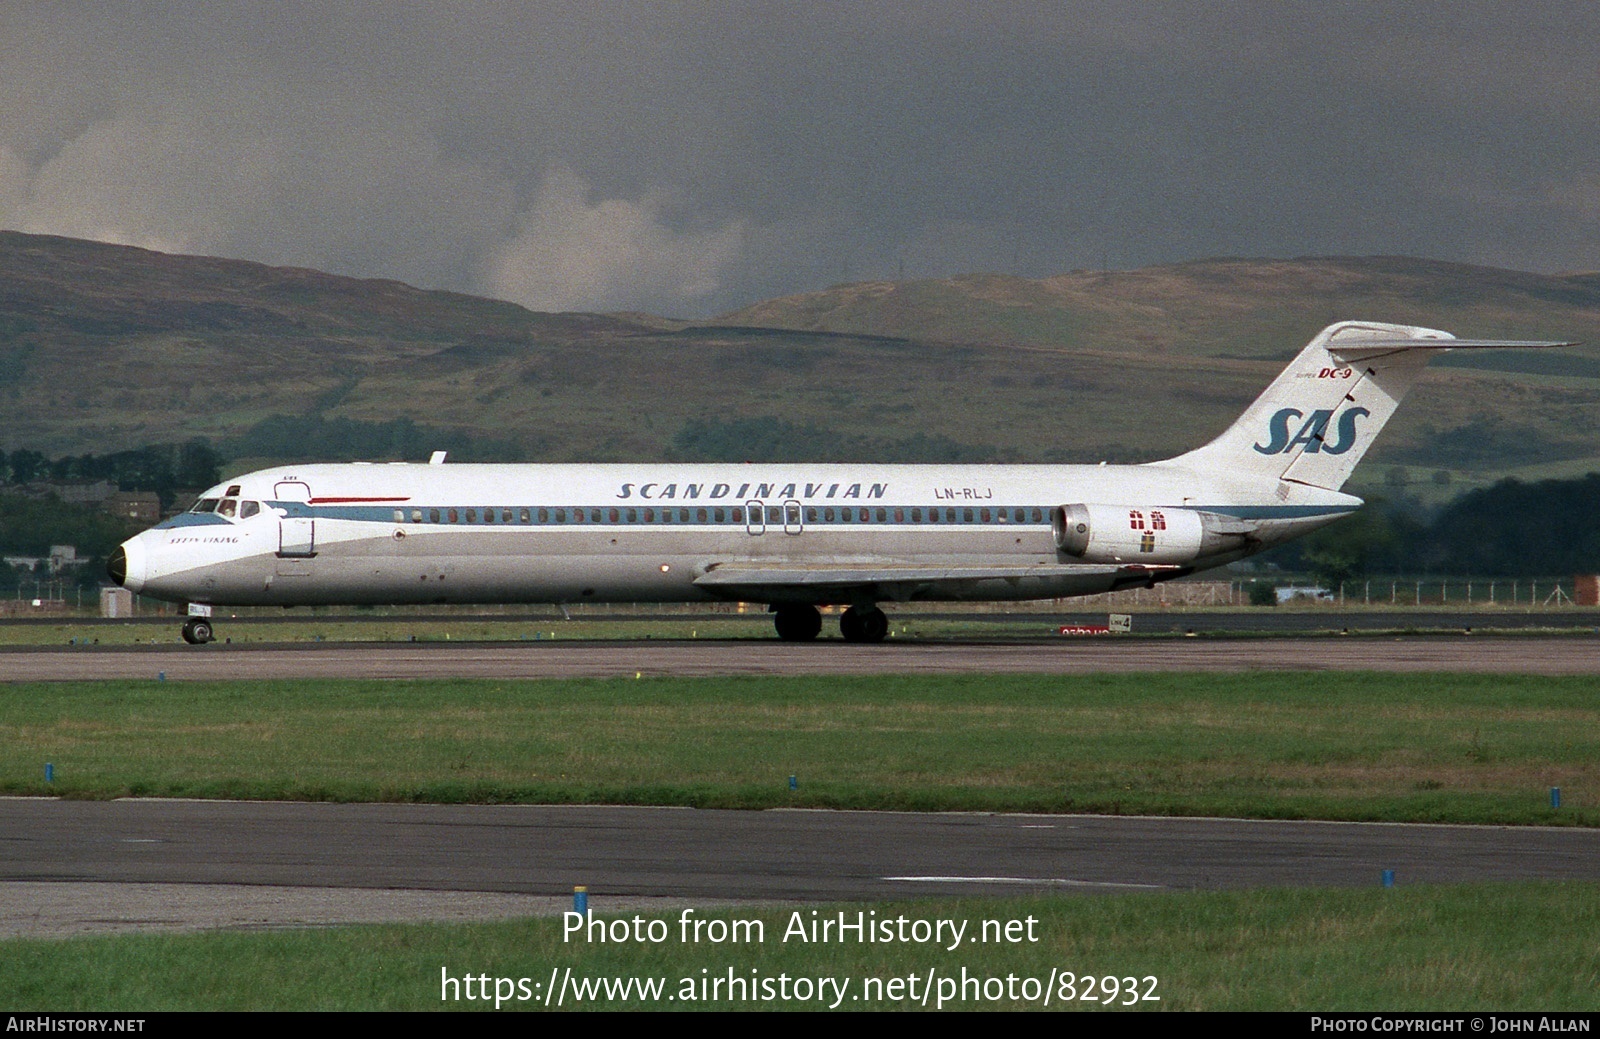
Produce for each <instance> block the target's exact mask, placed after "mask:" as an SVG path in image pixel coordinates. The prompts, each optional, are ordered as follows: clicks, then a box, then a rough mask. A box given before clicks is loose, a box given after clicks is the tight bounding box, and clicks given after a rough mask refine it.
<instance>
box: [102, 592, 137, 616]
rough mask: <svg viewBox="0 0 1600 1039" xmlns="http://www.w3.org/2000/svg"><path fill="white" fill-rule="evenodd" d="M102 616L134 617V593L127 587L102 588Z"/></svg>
mask: <svg viewBox="0 0 1600 1039" xmlns="http://www.w3.org/2000/svg"><path fill="white" fill-rule="evenodd" d="M100 616H102V617H132V616H133V593H132V592H130V591H128V590H127V589H126V588H102V589H100Z"/></svg>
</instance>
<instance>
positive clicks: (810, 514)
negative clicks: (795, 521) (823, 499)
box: [806, 509, 817, 523]
mask: <svg viewBox="0 0 1600 1039" xmlns="http://www.w3.org/2000/svg"><path fill="white" fill-rule="evenodd" d="M806 522H807V523H815V522H817V510H816V509H807V510H806Z"/></svg>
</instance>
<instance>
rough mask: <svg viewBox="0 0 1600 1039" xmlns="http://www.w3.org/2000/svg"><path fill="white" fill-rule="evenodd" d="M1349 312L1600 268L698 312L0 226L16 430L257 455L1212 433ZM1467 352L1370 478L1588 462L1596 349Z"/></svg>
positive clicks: (929, 443) (1488, 474)
mask: <svg viewBox="0 0 1600 1039" xmlns="http://www.w3.org/2000/svg"><path fill="white" fill-rule="evenodd" d="M1343 317H1370V318H1374V319H1380V320H1395V321H1414V322H1417V323H1421V324H1428V325H1433V326H1436V327H1441V328H1447V329H1449V330H1451V331H1453V332H1456V333H1457V334H1460V335H1512V336H1517V337H1528V338H1533V337H1542V336H1551V337H1554V336H1559V337H1563V338H1581V339H1584V340H1586V341H1587V342H1589V343H1600V276H1595V275H1573V276H1561V277H1550V276H1542V275H1533V274H1523V273H1518V272H1512V271H1499V270H1490V269H1485V268H1477V267H1468V266H1462V265H1456V264H1443V263H1434V262H1429V261H1423V260H1410V259H1393V258H1373V259H1311V260H1293V261H1253V260H1212V261H1203V262H1197V263H1189V264H1179V265H1173V266H1167V267H1155V268H1148V269H1145V270H1139V271H1128V272H1072V273H1068V274H1063V275H1059V276H1057V277H1053V278H1047V279H1039V280H1029V279H1022V278H1012V277H1000V276H986V275H974V276H970V277H962V278H954V279H949V280H945V281H911V282H904V283H888V282H872V283H863V284H857V285H845V286H837V287H835V288H832V289H829V290H826V291H824V292H818V293H810V294H807V295H804V296H797V297H790V298H786V299H779V300H772V301H768V302H765V303H761V304H758V305H756V306H753V307H750V308H747V309H745V310H742V311H739V312H737V313H735V314H731V315H727V316H725V317H724V318H722V319H721V320H719V321H718V322H716V323H714V324H709V325H704V326H696V325H688V324H685V323H683V322H677V321H671V320H668V319H663V318H656V317H652V316H649V315H637V314H629V315H609V316H608V315H593V314H539V313H533V312H530V311H527V310H524V309H522V308H520V307H517V306H514V305H512V304H508V303H500V302H495V301H491V300H485V299H478V298H475V297H471V296H465V295H460V294H454V293H445V292H428V291H423V290H419V289H415V288H412V287H410V286H406V285H402V284H399V283H396V282H388V281H371V280H359V279H353V278H343V277H338V276H334V275H329V274H323V273H319V272H316V271H309V270H301V269H294V268H278V267H267V266H263V265H260V264H254V263H245V262H240V261H233V260H221V259H214V258H204V257H190V256H168V255H164V254H161V253H155V252H150V251H147V250H142V249H133V248H127V247H122V246H111V245H104V244H99V243H92V242H83V241H76V240H70V239H63V238H51V237H41V236H30V235H23V234H17V233H11V232H0V401H3V402H4V406H5V408H6V414H7V421H6V424H5V426H4V432H3V434H0V447H4V448H7V449H16V448H18V447H30V448H37V449H40V450H45V451H47V452H49V453H52V454H62V453H81V452H88V451H93V452H105V451H112V450H117V449H121V448H126V447H131V446H136V445H139V444H145V443H152V442H160V441H171V440H181V439H185V438H188V437H192V436H205V437H209V438H211V439H213V440H214V441H218V442H222V443H224V444H226V445H228V446H229V448H230V450H231V451H232V452H233V454H235V455H236V456H253V457H261V456H270V455H284V454H296V453H300V451H302V450H310V449H309V448H302V449H297V447H296V445H295V444H294V443H293V442H292V440H293V438H292V436H290V437H289V438H288V441H287V442H286V439H285V436H284V435H283V434H284V432H285V430H289V431H291V433H292V431H293V430H294V429H297V428H303V429H305V430H307V431H308V433H307V435H308V437H310V434H311V432H312V431H321V433H322V434H323V435H322V439H321V440H316V441H315V442H316V443H317V444H318V445H319V446H317V447H316V448H315V450H314V451H311V453H316V454H323V455H336V454H338V453H339V452H338V450H337V448H336V447H334V448H330V447H328V446H327V441H328V439H329V437H328V436H326V434H327V432H328V431H329V430H333V431H338V430H341V429H343V430H351V429H367V428H378V427H379V426H380V425H381V424H384V423H394V422H395V421H396V420H400V419H404V420H408V421H409V422H410V423H414V424H416V425H417V426H421V427H423V437H422V439H424V440H426V439H428V438H430V437H431V438H434V439H436V440H438V441H440V442H441V444H443V441H444V440H446V439H448V437H449V436H452V435H459V436H462V437H471V438H479V439H481V440H483V441H492V442H495V443H498V444H500V445H510V447H511V448H512V449H514V451H515V452H516V453H517V454H518V455H519V456H520V457H526V458H529V459H533V460H553V461H583V460H593V461H602V460H633V459H637V460H650V459H660V458H667V457H682V458H702V457H732V458H738V457H741V455H742V454H744V453H749V454H750V455H751V456H752V457H753V456H755V455H757V454H760V455H761V456H763V457H773V456H777V455H782V454H784V453H785V452H799V453H805V454H808V455H810V456H812V457H817V458H819V459H827V458H862V459H880V460H935V459H939V458H947V459H950V460H963V461H970V460H983V459H996V460H1028V461H1059V460H1084V461H1095V460H1100V459H1111V460H1130V461H1131V460H1141V459H1148V458H1155V457H1160V456H1163V455H1167V454H1171V453H1175V452H1177V451H1180V450H1184V449H1187V448H1188V447H1191V446H1194V445H1196V444H1198V443H1201V442H1203V441H1204V440H1205V439H1207V438H1208V437H1210V436H1212V435H1214V434H1215V433H1217V432H1218V431H1220V430H1221V429H1222V428H1224V427H1225V426H1226V425H1227V424H1228V423H1229V422H1230V421H1231V420H1232V419H1233V417H1234V416H1235V415H1236V414H1237V413H1238V411H1239V410H1240V409H1241V408H1242V407H1243V406H1244V405H1245V404H1246V403H1248V401H1249V400H1250V399H1251V398H1252V397H1253V396H1254V395H1255V394H1256V393H1257V392H1259V390H1260V389H1261V387H1262V386H1264V385H1265V384H1266V382H1267V381H1268V380H1269V379H1270V378H1271V377H1272V375H1273V374H1275V372H1276V370H1277V368H1278V367H1279V365H1281V363H1282V361H1283V360H1284V359H1285V358H1286V357H1288V356H1289V355H1291V354H1292V353H1293V352H1294V351H1295V350H1297V349H1298V348H1299V347H1300V346H1301V345H1303V344H1304V342H1305V341H1306V340H1307V339H1308V338H1309V337H1310V336H1311V335H1313V334H1314V333H1315V332H1316V331H1317V329H1319V328H1320V327H1322V326H1323V325H1324V324H1326V323H1328V322H1329V321H1330V320H1335V319H1338V318H1343ZM1469 360H1470V359H1469ZM1473 363H1476V364H1485V363H1488V364H1493V365H1495V367H1494V368H1483V367H1475V368H1467V367H1437V368H1436V370H1433V371H1430V373H1429V374H1428V375H1427V376H1426V377H1425V379H1424V381H1423V382H1422V384H1420V385H1419V386H1418V388H1417V389H1416V390H1415V391H1414V392H1413V396H1412V398H1411V399H1409V400H1408V402H1407V404H1406V406H1405V407H1404V408H1402V410H1401V412H1400V415H1399V417H1398V418H1397V419H1396V420H1395V422H1394V423H1393V424H1392V426H1391V427H1390V430H1389V431H1388V432H1386V434H1385V438H1384V440H1383V441H1381V442H1380V445H1379V447H1378V448H1377V449H1375V451H1374V454H1373V456H1372V463H1375V464H1372V463H1369V465H1368V466H1367V467H1364V469H1363V471H1362V472H1361V473H1359V474H1358V478H1361V479H1364V480H1365V481H1366V482H1368V483H1370V482H1371V481H1373V480H1374V479H1379V480H1381V479H1383V478H1384V477H1385V476H1386V474H1387V473H1388V472H1389V470H1391V469H1396V470H1397V469H1400V468H1402V467H1403V468H1404V470H1405V471H1406V472H1407V473H1409V474H1410V476H1411V477H1412V478H1413V479H1415V480H1419V481H1422V484H1421V485H1422V487H1423V488H1425V489H1428V490H1429V491H1430V492H1434V491H1437V490H1438V489H1439V488H1441V487H1443V485H1442V484H1434V483H1432V482H1430V481H1429V477H1430V474H1431V473H1432V472H1433V471H1434V470H1436V469H1446V470H1448V471H1449V474H1450V478H1451V480H1452V483H1451V484H1450V485H1449V488H1448V489H1450V490H1452V491H1454V490H1459V489H1461V487H1462V486H1463V485H1471V484H1475V483H1481V482H1484V481H1487V480H1490V479H1493V478H1495V477H1497V476H1499V475H1502V474H1504V473H1510V472H1515V473H1519V474H1523V475H1529V476H1537V475H1568V474H1570V473H1581V472H1584V471H1588V470H1589V469H1593V468H1600V423H1597V422H1596V416H1597V415H1600V410H1597V406H1600V351H1597V350H1596V349H1595V348H1594V347H1582V348H1578V349H1575V350H1568V351H1560V352H1558V353H1557V354H1537V355H1535V354H1528V355H1514V356H1510V357H1505V356H1497V357H1496V358H1493V359H1481V358H1480V359H1476V360H1475V361H1474V362H1473ZM273 416H280V418H278V419H276V420H275V421H273V422H271V423H269V425H270V427H271V429H272V430H273V436H271V437H268V436H266V435H265V433H264V432H261V431H262V430H265V429H266V428H267V427H265V426H261V423H263V422H264V421H265V420H269V419H271V418H272V417H273ZM282 416H292V417H293V421H286V420H285V419H283V418H282ZM343 439H344V440H345V441H348V442H350V443H354V442H355V441H356V440H357V439H360V438H354V437H345V438H343ZM372 439H373V438H371V437H367V438H365V440H364V441H363V442H364V443H370V442H371V441H372ZM380 439H381V438H380ZM312 442H313V441H312V440H311V439H308V441H307V444H310V443H312ZM397 442H398V440H397ZM405 442H406V443H415V442H417V438H416V437H415V436H409V437H408V438H407V439H406V441H405ZM363 450H365V451H370V447H369V448H363ZM501 454H502V456H503V455H504V452H501Z"/></svg>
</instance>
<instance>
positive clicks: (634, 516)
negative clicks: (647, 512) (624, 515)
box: [628, 509, 639, 523]
mask: <svg viewBox="0 0 1600 1039" xmlns="http://www.w3.org/2000/svg"><path fill="white" fill-rule="evenodd" d="M628 522H629V523H638V522H639V510H638V509H629V510H628Z"/></svg>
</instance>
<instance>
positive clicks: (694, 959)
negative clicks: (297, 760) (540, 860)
mask: <svg viewBox="0 0 1600 1039" xmlns="http://www.w3.org/2000/svg"><path fill="white" fill-rule="evenodd" d="M813 910H815V911H816V913H817V917H815V918H833V919H837V918H838V914H839V913H840V912H841V911H843V912H844V913H845V915H846V919H847V920H850V921H854V920H856V919H857V914H858V913H868V914H873V913H875V914H876V916H875V917H874V916H868V917H867V919H868V920H869V921H872V920H895V921H897V920H898V919H899V918H901V917H904V918H905V919H906V920H907V921H909V923H908V924H907V925H906V927H907V931H906V934H907V935H909V936H911V937H913V938H914V937H915V934H914V932H913V931H912V930H911V928H912V927H914V926H915V924H916V922H918V921H921V922H923V924H924V926H928V925H936V922H937V921H938V920H940V919H946V920H950V921H952V922H955V923H960V922H962V921H965V924H966V930H965V931H964V932H963V933H964V935H968V936H975V937H976V936H982V935H983V934H984V932H983V930H982V928H983V925H984V921H995V922H996V925H995V926H994V927H993V929H992V930H990V931H989V932H988V934H989V936H990V937H992V938H993V939H995V940H992V941H988V942H974V941H967V940H963V942H962V943H961V944H959V945H957V946H956V947H954V948H947V947H946V946H947V945H950V944H952V943H950V942H939V943H934V942H917V941H914V940H913V941H906V942H900V941H898V940H897V941H894V942H887V943H872V944H862V943H859V942H855V941H843V942H841V941H837V940H833V941H826V942H817V943H810V942H802V941H800V940H799V939H798V938H796V937H793V936H792V935H791V937H790V938H789V940H785V934H786V932H788V930H789V927H790V925H791V923H792V921H793V919H794V915H795V914H796V913H799V914H800V918H801V922H802V923H807V922H809V921H810V920H811V919H815V918H813V917H812V916H811V914H812V912H813ZM696 916H697V917H698V918H700V919H704V920H711V919H721V920H727V921H732V920H739V921H743V922H745V923H746V925H747V926H746V929H744V930H743V931H741V932H738V933H739V935H740V937H741V938H742V939H743V940H741V941H739V942H733V941H725V942H722V943H718V944H713V943H711V942H710V941H708V940H702V941H701V942H699V943H693V942H688V943H686V942H684V941H683V940H682V939H683V937H684V932H683V931H682V930H681V929H680V925H679V919H680V918H679V914H678V913H666V914H646V915H645V916H644V917H643V918H642V919H645V920H650V919H660V920H662V921H663V923H662V925H661V926H660V927H659V928H658V930H657V932H656V934H657V935H658V936H659V937H660V938H661V940H659V941H650V940H648V937H649V936H648V931H647V930H644V929H641V932H642V933H644V935H645V937H646V940H644V941H634V940H627V941H623V942H620V943H617V942H606V943H601V942H598V941H593V942H591V941H586V940H583V939H582V937H581V934H580V935H575V936H572V937H571V939H570V940H567V939H566V936H565V934H564V929H563V921H561V920H560V919H552V918H547V919H532V920H520V921H511V922H504V923H492V924H471V925H448V926H447V925H402V926H383V927H352V928H344V929H339V930H331V931H329V930H304V931H291V932H275V933H238V932H235V933H214V934H203V935H179V936H155V935H132V936H123V937H114V938H79V939H70V940H66V941H37V940H27V941H10V942H4V943H0V955H3V956H4V963H5V968H4V969H3V970H0V1005H3V1006H5V1007H7V1008H8V1009H9V1010H13V1011H28V1010H35V1009H45V1008H48V1009H51V1010H57V1011H63V1010H100V1011H107V1010H124V1011H126V1010H129V1009H133V1008H137V1009H138V1010H144V1011H153V1010H189V1009H207V1010H212V1009H219V1010H281V1009H310V1010H427V1009H452V1010H455V1009H469V1010H493V1009H494V1007H495V1002H494V999H493V998H492V997H493V996H494V994H495V993H496V992H497V991H498V992H499V993H501V994H503V995H504V996H505V997H506V998H505V999H504V1000H503V1001H502V1003H501V1005H500V1010H501V1011H502V1012H506V1011H511V1010H525V1009H543V1008H544V1000H545V998H546V990H547V988H548V987H549V985H550V980H551V978H552V977H555V978H556V980H557V986H556V991H557V995H556V996H554V997H552V998H551V999H550V1002H551V1005H552V1006H560V1007H561V1008H563V1009H667V1010H670V1009H683V1010H693V1009H702V1008H705V1007H714V1008H720V1009H734V1010H740V1009H763V1008H783V1009H823V1008H828V1007H829V1006H830V1005H833V1006H837V1008H839V1009H852V1010H854V1009H893V1010H899V1009H917V1008H922V1007H924V1006H925V1007H926V1008H927V1009H940V1003H941V1002H943V1007H942V1008H943V1009H947V1010H948V1009H965V1010H974V1009H977V1010H988V1009H1073V1010H1102V1011H1110V1010H1113V1009H1115V1010H1119V1011H1128V1010H1133V1009H1139V1010H1302V1011H1303V1010H1313V1009H1315V1010H1350V1011H1356V1010H1377V1009H1384V1010H1462V1011H1475V1010H1476V1011H1482V1010H1494V1011H1512V1010H1547V1011H1548V1010H1588V1011H1593V1010H1595V1009H1596V1008H1597V1007H1600V956H1597V952H1596V944H1595V940H1594V938H1595V935H1596V933H1600V886H1597V885H1593V884H1580V883H1565V884H1519V885H1466V886H1447V887H1416V888H1404V887H1401V888H1395V889H1393V890H1383V889H1381V888H1369V889H1363V890H1335V891H1306V890H1264V891H1248V892H1210V893H1186V894H1182V893H1180V894H1144V895H1096V896H1089V897H1079V896H1067V897H1059V898H1011V899H994V900H978V899H967V900H954V899H952V900H946V901H926V902H906V903H887V904H882V903H880V904H877V905H870V906H858V905H851V906H833V907H810V906H807V907H803V908H796V907H788V908H771V907H768V908H755V907H750V908H742V909H732V910H719V911H706V912H701V913H697V914H696ZM1030 918H1031V919H1032V920H1033V923H1032V924H1031V925H1030V924H1028V923H1027V921H1028V920H1029V919H1030ZM596 919H605V918H604V917H601V916H597V917H596ZM623 919H626V920H628V921H629V922H630V924H631V920H632V918H631V917H625V918H623ZM755 921H760V922H761V924H762V925H763V927H762V931H761V932H760V937H761V938H762V939H763V940H761V941H756V940H755V937H756V936H757V933H758V932H757V931H756V930H755V929H754V928H753V927H750V926H748V925H749V924H752V923H753V922H755ZM1010 921H1016V922H1017V923H1016V925H1015V926H1014V927H1013V928H1012V931H1011V932H1010V933H1011V935H1013V936H1014V937H1015V938H1016V939H1017V940H1015V941H1008V940H1005V936H1006V935H1007V932H1006V931H1005V930H1004V925H1005V924H1006V923H1007V922H1010ZM624 926H628V927H629V931H630V935H631V933H633V930H632V927H631V926H629V924H625V925H624ZM898 927H899V925H898V924H896V928H897V930H898ZM1030 931H1031V932H1032V937H1033V939H1034V940H1031V941H1030V940H1028V936H1029V932H1030ZM702 933H703V934H705V935H709V934H710V933H711V932H710V931H705V932H702ZM733 933H734V932H731V931H730V932H729V936H730V937H731V936H732V934H733ZM948 933H949V932H946V936H947V937H948ZM553 971H554V972H555V973H554V975H552V972H553ZM568 971H570V972H571V973H570V976H569V975H568V973H567V972H568ZM963 972H965V973H963ZM469 974H470V975H472V976H474V978H485V977H486V978H487V979H488V980H487V985H485V983H484V982H481V981H480V982H478V983H477V984H476V985H475V986H474V987H473V988H471V989H468V988H466V987H464V986H463V984H462V980H463V979H464V977H465V976H466V975H469ZM1067 974H1070V975H1072V978H1071V980H1070V981H1068V980H1067V978H1066V977H1065V975H1067ZM445 976H448V977H450V978H452V979H454V980H455V981H456V983H457V984H456V985H455V987H454V988H453V989H452V988H451V987H450V986H449V985H448V984H447V983H446V982H445ZM730 977H732V978H736V979H739V980H740V981H744V982H748V981H752V980H753V981H755V982H756V983H757V985H758V987H757V988H755V989H748V990H744V992H743V993H741V992H740V990H737V989H729V988H726V987H723V988H721V989H716V988H713V987H712V985H713V983H714V982H717V981H720V982H722V983H723V984H724V986H725V985H726V980H727V979H728V978H730ZM780 978H783V979H786V981H787V984H784V983H780V981H779V979H780ZM1052 978H1054V981H1053V983H1052ZM1108 978H1110V979H1115V980H1114V981H1109V980H1106V979H1108ZM496 979H505V981H504V982H502V983H500V984H498V985H497V984H496ZM521 979H526V982H525V983H524V985H523V987H522V988H521V989H520V990H519V987H518V985H517V982H518V981H520V980H521ZM913 979H914V980H913ZM1085 979H1093V981H1092V982H1089V983H1088V984H1086V983H1085ZM607 980H609V981H610V982H611V983H612V984H613V985H615V984H617V983H619V982H623V981H628V982H629V983H630V984H631V985H633V986H637V985H638V984H639V983H641V982H643V983H646V984H649V983H652V982H654V981H659V983H660V984H661V986H662V988H661V989H660V991H659V992H653V991H647V992H646V993H644V994H641V992H640V990H639V989H638V988H637V987H634V988H632V989H631V990H630V992H629V994H628V996H627V997H626V998H622V997H619V996H618V995H617V993H616V992H615V990H613V993H612V998H606V994H605V992H604V990H603V989H602V990H601V991H593V990H592V989H591V990H590V991H589V992H588V993H587V994H584V995H580V994H579V993H580V992H582V991H583V989H582V988H580V987H578V986H592V985H595V984H603V983H604V982H605V981H607ZM574 981H576V982H577V985H574V984H573V982H574ZM802 982H803V983H804V984H802ZM762 984H765V985H766V986H768V987H770V989H771V996H770V998H764V997H765V995H766V993H765V992H764V991H763V989H762V988H761V987H759V986H760V985H762ZM485 990H486V991H487V993H488V994H489V996H490V997H491V998H489V999H487V1000H484V999H480V998H468V996H469V995H471V996H473V997H477V996H478V995H479V994H480V993H482V992H484V991H485ZM785 992H787V993H788V994H789V995H790V997H791V998H788V999H784V998H782V996H783V994H784V993H785ZM924 992H926V993H928V999H927V1002H926V1003H925V1004H924V1003H923V1002H922V995H923V993H924ZM730 993H732V995H733V997H734V998H728V997H729V994H730ZM841 993H842V994H841ZM1047 993H1048V1001H1047V996H1046V994H1047ZM1069 993H1070V995H1071V996H1072V997H1073V998H1071V999H1068V998H1067V996H1068V995H1069ZM1086 994H1087V995H1089V996H1090V998H1084V996H1085V995H1086ZM799 995H804V998H795V997H796V996H799ZM718 996H721V998H716V997H718ZM1145 996H1154V997H1158V998H1154V999H1145V998H1143V997H1145ZM519 997H520V998H519ZM558 1001H559V1002H558Z"/></svg>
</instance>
